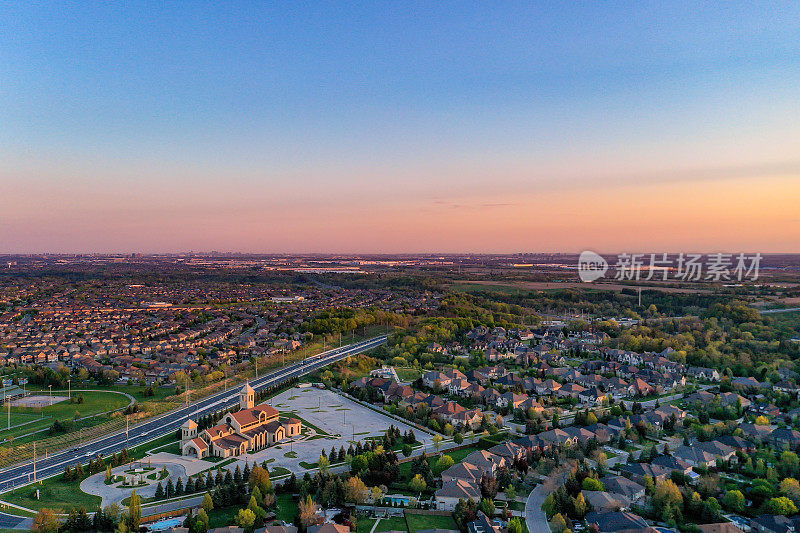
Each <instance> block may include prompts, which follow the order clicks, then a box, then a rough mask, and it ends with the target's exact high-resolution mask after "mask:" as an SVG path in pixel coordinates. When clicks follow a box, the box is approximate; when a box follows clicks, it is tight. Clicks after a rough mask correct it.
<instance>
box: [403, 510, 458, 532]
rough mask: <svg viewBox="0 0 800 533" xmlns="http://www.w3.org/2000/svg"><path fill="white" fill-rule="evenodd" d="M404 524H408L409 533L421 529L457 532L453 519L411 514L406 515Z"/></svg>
mask: <svg viewBox="0 0 800 533" xmlns="http://www.w3.org/2000/svg"><path fill="white" fill-rule="evenodd" d="M406 523H407V524H408V531H409V533H417V531H420V530H422V529H454V530H456V531H457V530H458V526H457V525H456V521H455V520H453V517H452V516H450V515H448V516H437V515H428V514H412V513H406Z"/></svg>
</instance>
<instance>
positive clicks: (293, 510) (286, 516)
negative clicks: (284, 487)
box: [275, 494, 298, 524]
mask: <svg viewBox="0 0 800 533" xmlns="http://www.w3.org/2000/svg"><path fill="white" fill-rule="evenodd" d="M275 507H276V509H275V515H276V517H277V519H278V520H284V521H286V522H289V523H290V524H291V523H292V522H294V518H295V516H297V509H298V508H297V501H296V500H295V499H294V498H293V497H292V495H291V494H278V495H277V496H276V498H275Z"/></svg>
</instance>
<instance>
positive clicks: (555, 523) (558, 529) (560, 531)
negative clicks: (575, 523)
mask: <svg viewBox="0 0 800 533" xmlns="http://www.w3.org/2000/svg"><path fill="white" fill-rule="evenodd" d="M550 529H552V530H553V533H564V531H566V530H567V521H566V520H564V517H563V516H561V513H556V515H555V516H554V517H553V519H552V520H551V521H550Z"/></svg>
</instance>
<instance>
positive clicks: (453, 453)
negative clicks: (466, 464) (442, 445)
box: [445, 446, 480, 463]
mask: <svg viewBox="0 0 800 533" xmlns="http://www.w3.org/2000/svg"><path fill="white" fill-rule="evenodd" d="M478 450H480V448H479V447H477V446H468V447H466V448H461V449H459V450H449V451H447V452H445V455H449V456H450V457H451V458H452V459H453V462H455V463H460V462H461V461H462V460H463V459H464V457H466V456H468V455H469V454H471V453H472V452H477V451H478Z"/></svg>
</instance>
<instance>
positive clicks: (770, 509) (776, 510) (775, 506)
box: [764, 496, 797, 516]
mask: <svg viewBox="0 0 800 533" xmlns="http://www.w3.org/2000/svg"><path fill="white" fill-rule="evenodd" d="M764 512H766V513H767V514H778V515H783V516H791V515H794V514H797V506H796V505H795V504H794V502H793V501H792V500H790V499H789V498H787V497H786V496H778V497H777V498H770V499H769V500H767V501H766V503H765V504H764Z"/></svg>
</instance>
